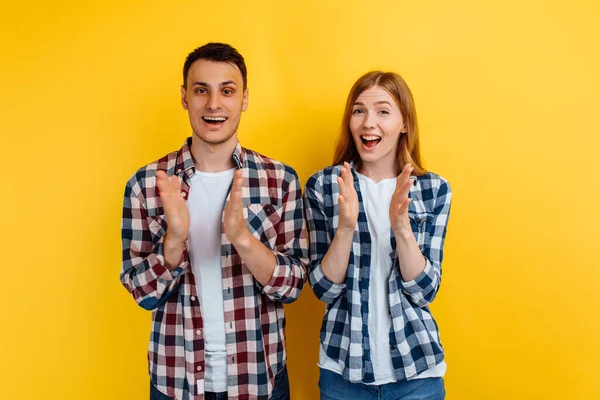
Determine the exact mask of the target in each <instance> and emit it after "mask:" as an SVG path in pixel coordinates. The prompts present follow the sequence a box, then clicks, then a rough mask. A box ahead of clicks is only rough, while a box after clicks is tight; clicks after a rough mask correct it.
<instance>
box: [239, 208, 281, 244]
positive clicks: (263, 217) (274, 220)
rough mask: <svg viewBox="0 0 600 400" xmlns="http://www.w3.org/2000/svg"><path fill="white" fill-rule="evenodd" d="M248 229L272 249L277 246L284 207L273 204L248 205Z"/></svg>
mask: <svg viewBox="0 0 600 400" xmlns="http://www.w3.org/2000/svg"><path fill="white" fill-rule="evenodd" d="M247 209H248V229H249V230H250V233H252V235H254V237H255V238H257V239H258V240H260V241H261V242H262V243H264V244H265V245H266V246H267V247H269V248H270V249H274V248H275V245H276V244H277V232H278V231H279V224H280V223H281V214H282V205H281V204H273V203H259V204H248V207H247Z"/></svg>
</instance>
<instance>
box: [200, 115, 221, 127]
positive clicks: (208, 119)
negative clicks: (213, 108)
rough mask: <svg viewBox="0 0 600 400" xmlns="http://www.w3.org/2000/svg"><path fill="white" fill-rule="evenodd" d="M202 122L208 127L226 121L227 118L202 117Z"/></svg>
mask: <svg viewBox="0 0 600 400" xmlns="http://www.w3.org/2000/svg"><path fill="white" fill-rule="evenodd" d="M202 120H203V121H204V122H206V123H207V124H209V125H218V124H222V123H223V122H225V121H227V117H202Z"/></svg>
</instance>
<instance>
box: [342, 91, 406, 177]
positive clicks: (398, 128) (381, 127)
mask: <svg viewBox="0 0 600 400" xmlns="http://www.w3.org/2000/svg"><path fill="white" fill-rule="evenodd" d="M350 132H352V138H353V139H354V143H355V144H356V149H357V150H358V153H359V155H360V159H361V165H365V166H366V165H367V164H371V166H385V165H390V166H393V167H394V166H395V160H396V149H397V148H398V139H399V137H400V133H404V132H406V124H405V123H404V118H403V117H402V113H401V112H400V108H398V105H397V104H396V102H395V101H394V99H393V97H392V96H391V95H390V94H389V93H388V92H387V91H386V90H384V89H383V88H382V87H380V86H373V87H370V88H369V89H367V90H365V91H364V92H362V93H361V94H360V95H359V96H358V98H357V99H356V101H355V102H354V105H353V106H352V116H351V117H350ZM394 168H395V167H394Z"/></svg>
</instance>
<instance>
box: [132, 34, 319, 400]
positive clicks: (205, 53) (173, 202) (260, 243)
mask: <svg viewBox="0 0 600 400" xmlns="http://www.w3.org/2000/svg"><path fill="white" fill-rule="evenodd" d="M181 104H182V105H183V108H184V109H185V110H187V111H188V114H189V119H190V123H191V126H192V130H193V135H192V137H191V138H188V139H187V140H186V141H185V143H184V144H183V147H182V148H181V149H180V150H179V151H177V152H173V153H169V154H167V155H166V156H165V157H163V158H161V159H159V160H158V161H156V162H153V163H151V164H148V165H146V166H145V167H143V168H141V169H140V170H139V171H138V172H137V173H136V174H135V175H134V176H133V177H132V178H131V179H130V180H129V182H128V183H127V186H126V188H125V196H124V197H125V199H124V205H123V221H122V242H123V269H122V272H121V282H122V283H123V285H124V286H125V288H127V290H128V291H129V292H130V293H131V294H132V295H133V297H134V299H135V300H136V302H137V303H138V304H139V305H140V306H141V307H143V308H145V309H147V310H152V318H153V324H152V334H151V337H150V345H149V352H148V362H149V368H150V375H151V386H150V396H151V399H157V400H162V399H177V400H180V399H193V400H197V399H227V398H228V399H229V400H231V399H287V398H289V384H288V379H287V370H286V351H285V317H284V312H283V303H291V302H293V301H294V300H296V299H297V298H298V296H299V295H300V291H301V290H302V287H303V285H304V282H305V281H306V263H307V243H306V237H305V223H304V219H303V214H302V197H301V192H300V185H299V182H298V177H297V175H296V172H295V171H294V170H293V169H292V168H290V167H288V166H286V165H284V164H282V163H280V162H278V161H275V160H271V159H269V158H267V157H265V156H262V155H260V154H258V153H256V152H254V151H251V150H247V149H245V148H243V147H241V145H240V143H239V142H238V138H237V129H238V124H239V122H240V117H241V113H242V111H245V110H246V108H247V107H248V88H247V73H246V65H245V63H244V59H243V57H242V56H241V55H240V54H239V53H238V52H237V51H236V50H235V49H234V48H232V47H231V46H229V45H226V44H222V43H208V44H206V45H204V46H202V47H200V48H198V49H196V50H194V51H193V52H192V53H190V54H189V55H188V57H187V59H186V61H185V64H184V68H183V86H182V87H181Z"/></svg>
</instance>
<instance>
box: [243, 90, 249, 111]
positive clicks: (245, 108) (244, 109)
mask: <svg viewBox="0 0 600 400" xmlns="http://www.w3.org/2000/svg"><path fill="white" fill-rule="evenodd" d="M247 109H248V88H246V90H244V99H243V100H242V111H246V110H247Z"/></svg>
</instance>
